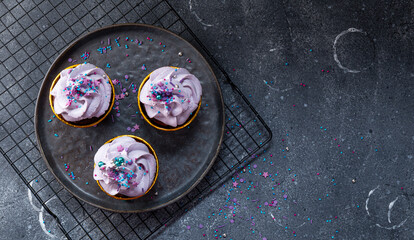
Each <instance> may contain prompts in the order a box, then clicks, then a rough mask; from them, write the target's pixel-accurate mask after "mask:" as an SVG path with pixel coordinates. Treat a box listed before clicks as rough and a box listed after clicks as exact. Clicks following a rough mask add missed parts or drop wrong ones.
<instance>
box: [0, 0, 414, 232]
mask: <svg viewBox="0 0 414 240" xmlns="http://www.w3.org/2000/svg"><path fill="white" fill-rule="evenodd" d="M4 4H6V2H4ZM171 4H172V5H173V6H174V7H175V8H176V10H177V11H178V12H179V14H180V15H181V16H182V17H183V18H184V20H185V21H186V22H187V23H188V24H189V25H190V27H191V29H193V31H194V32H195V33H196V35H197V36H198V37H199V38H200V39H201V40H202V41H203V43H205V45H206V46H207V47H208V49H210V51H211V52H212V53H213V55H214V56H215V57H216V58H217V60H218V61H219V62H220V63H221V64H222V66H223V67H224V68H225V69H226V71H227V72H228V73H229V74H230V76H231V78H232V80H233V81H234V82H235V83H236V84H237V85H238V86H239V87H240V89H241V90H242V91H243V92H244V93H245V94H246V95H251V97H250V98H249V100H250V101H251V102H252V104H253V106H254V107H255V108H256V109H257V111H258V112H259V113H260V114H261V115H262V116H263V118H264V119H265V121H266V122H267V123H268V124H269V126H270V127H271V129H272V131H273V140H272V142H271V143H270V144H269V146H268V148H267V150H266V152H265V153H263V154H262V155H260V156H259V157H258V158H257V159H256V160H255V161H254V162H253V163H252V164H251V166H250V169H248V170H247V171H246V172H245V173H244V172H242V171H241V172H239V173H238V174H237V175H238V178H237V176H235V177H234V179H229V180H228V181H227V182H226V183H225V184H224V186H222V187H220V188H219V189H218V190H216V191H215V192H213V193H212V194H210V195H209V196H208V197H207V198H206V199H204V200H203V201H202V202H201V203H200V204H198V205H196V206H195V207H194V208H193V209H191V210H190V211H189V212H187V213H186V214H185V215H184V216H182V217H181V218H180V219H178V220H177V221H176V222H174V223H173V224H172V225H170V226H167V227H166V228H165V230H164V231H162V232H160V233H159V235H157V236H156V237H155V238H156V239H216V237H218V238H219V239H224V236H223V234H225V236H226V239H235V240H236V239H414V219H413V217H414V216H413V208H412V199H413V194H414V188H413V181H414V178H413V172H414V171H413V170H414V165H413V155H414V127H413V123H414V111H413V109H414V98H413V94H414V82H413V81H414V54H413V52H414V48H413V40H412V39H413V37H414V23H413V19H414V15H413V12H414V4H413V2H412V1H336V2H322V1H264V0H260V1H245V0H243V1H234V0H221V1H219V0H212V1H201V0H176V1H171ZM1 11H4V10H1ZM3 20H4V19H2V21H3ZM286 148H288V149H289V150H287V149H286ZM270 155H272V156H270ZM0 159H1V163H2V165H3V166H5V167H4V169H3V173H2V174H0V179H1V182H3V183H4V182H7V183H8V184H2V185H1V186H0V192H2V193H3V194H1V196H0V207H1V208H0V209H1V219H0V226H1V227H0V236H1V238H2V239H48V238H49V236H48V235H46V234H45V233H44V232H43V231H42V229H41V227H40V224H39V220H38V216H37V215H38V213H37V212H36V211H35V210H34V209H33V207H32V206H31V205H30V203H29V200H28V195H27V189H26V188H25V186H24V184H23V183H22V181H20V180H19V178H18V176H17V175H16V174H15V172H14V171H12V170H11V168H10V167H9V166H8V164H7V163H6V162H5V160H4V159H3V158H0ZM264 159H266V161H264ZM270 162H272V163H270ZM254 165H256V167H254ZM249 170H250V171H251V173H250V172H249ZM265 172H268V173H269V174H272V176H271V177H267V178H265V177H263V174H264V173H265ZM275 174H277V176H276V175H275ZM240 178H242V179H243V180H245V181H244V182H243V183H242V182H240ZM272 179H274V181H272ZM233 181H236V182H237V183H238V187H237V188H235V187H233ZM251 182H253V183H252V184H250V183H251ZM279 184H280V185H279ZM249 186H251V187H249ZM229 198H230V200H229ZM234 199H236V201H235V202H234V201H233V200H234ZM273 199H275V200H276V201H278V203H277V205H276V207H273V206H272V207H270V206H268V205H266V204H265V203H266V202H267V204H269V203H271V201H272V200H273ZM233 203H236V205H234V204H233ZM229 206H232V207H233V206H236V209H233V210H232V209H229ZM220 209H222V212H220ZM233 212H235V213H234V216H233ZM224 213H226V215H224ZM213 214H214V215H213ZM200 224H201V225H202V226H201V225H200ZM49 228H51V227H49V226H48V229H49ZM50 230H51V231H52V232H57V231H58V230H57V229H50ZM203 234H205V236H203ZM216 235H217V236H216Z"/></svg>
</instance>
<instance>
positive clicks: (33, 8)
mask: <svg viewBox="0 0 414 240" xmlns="http://www.w3.org/2000/svg"><path fill="white" fill-rule="evenodd" d="M0 21H1V24H0V40H1V42H0V79H1V84H0V123H1V125H0V152H1V154H2V155H3V157H4V158H5V159H6V160H7V161H8V162H9V163H10V165H11V166H12V167H13V169H14V170H15V171H16V173H17V174H18V175H19V177H20V178H21V179H22V180H23V182H24V183H25V184H26V185H27V187H28V188H29V189H30V190H31V192H32V193H33V195H34V197H35V198H36V199H37V200H38V201H39V202H40V204H41V205H42V206H43V207H44V209H45V210H46V211H47V212H48V213H49V214H50V216H51V217H53V218H54V220H55V221H56V224H57V226H58V227H59V228H60V230H61V231H62V235H64V236H65V237H66V238H67V239H147V238H149V237H151V236H154V235H155V234H156V233H158V232H159V230H160V229H162V228H163V227H165V226H167V225H169V224H170V223H172V221H174V220H175V219H177V218H178V217H180V216H181V215H182V214H183V213H185V212H186V211H187V210H188V209H189V208H191V207H192V206H194V204H196V203H197V202H198V201H200V200H201V199H202V198H203V197H204V196H206V195H207V194H208V193H209V192H211V191H212V190H213V189H215V188H216V187H217V186H219V185H220V184H221V183H222V182H224V181H225V180H227V179H228V177H229V176H230V175H231V174H232V173H234V172H235V171H237V169H238V168H240V167H241V166H244V165H245V164H247V163H249V162H250V161H251V159H252V158H251V156H252V155H253V154H255V153H256V152H258V151H259V150H260V149H262V148H263V146H264V145H265V144H266V143H268V142H269V141H270V139H271V138H272V133H271V131H270V129H269V127H268V126H267V125H266V123H265V122H264V121H263V119H262V118H261V117H260V115H259V114H258V113H257V112H256V110H255V109H254V108H253V107H252V106H251V105H250V103H249V101H248V100H247V98H246V97H245V96H244V95H243V94H242V92H241V91H240V90H239V89H238V88H237V86H236V85H235V84H234V83H233V82H232V81H231V80H230V78H229V76H228V75H227V73H226V72H225V71H224V69H223V68H222V67H221V66H220V64H219V63H218V62H217V61H216V60H215V58H214V57H213V56H212V54H211V53H210V52H209V51H208V50H207V49H206V47H205V46H204V45H203V44H202V43H201V41H200V40H199V39H198V38H197V37H196V36H195V34H194V33H193V32H192V31H191V30H190V28H189V27H188V25H187V24H186V23H185V22H184V21H183V19H182V18H181V17H180V16H179V15H178V13H177V12H176V11H175V10H174V9H173V8H172V6H171V5H170V4H169V3H168V2H167V1H165V0H164V1H160V0H151V1H146V0H139V1H138V0H130V1H122V0H121V1H119V0H105V1H98V2H95V1H84V2H81V1H80V0H76V1H75V0H53V1H48V0H43V1H41V0H24V1H13V0H9V1H2V2H0ZM126 22H136V23H146V24H151V25H156V26H160V27H163V28H165V29H168V30H170V31H172V32H175V33H177V34H178V35H180V36H181V37H183V38H184V39H186V40H187V41H189V42H190V43H192V44H193V45H194V46H195V47H196V48H197V49H198V50H199V51H200V52H201V53H202V54H203V55H204V57H205V58H206V59H207V61H209V63H210V64H211V66H212V68H213V70H214V72H215V74H216V76H217V79H218V80H219V83H220V86H221V88H222V91H223V96H224V102H225V111H226V130H225V131H226V132H225V136H224V141H223V144H222V149H221V151H220V154H219V157H218V158H217V160H216V163H215V165H214V166H213V168H212V169H211V170H210V172H209V173H208V175H207V176H206V177H205V178H204V179H203V180H202V181H201V182H200V184H198V185H197V187H196V188H194V189H193V191H191V192H190V193H189V194H188V195H186V196H185V197H183V198H182V199H181V200H180V201H178V202H176V203H174V204H171V205H169V206H167V207H165V208H162V209H159V210H156V211H153V212H147V213H140V214H119V213H113V212H108V211H104V210H101V209H98V208H95V207H92V206H90V205H88V204H85V203H84V202H82V201H80V200H78V199H77V198H75V197H73V196H72V195H71V194H70V193H68V192H67V191H66V190H65V189H64V188H63V187H62V186H61V185H60V184H59V183H58V182H57V181H56V180H55V179H54V177H53V176H52V174H51V173H50V172H49V171H48V170H47V168H46V165H45V163H44V161H43V159H42V158H41V155H40V153H39V151H38V149H37V146H36V140H35V139H36V137H35V133H34V124H33V113H34V108H35V100H36V98H37V93H38V91H39V88H40V86H41V83H42V80H43V77H44V75H45V74H46V72H47V70H48V68H49V66H50V65H51V64H52V60H53V59H55V58H56V57H57V56H58V54H59V52H61V51H62V50H63V49H64V47H65V46H66V45H67V44H69V43H70V42H72V41H73V40H74V39H75V38H77V37H79V36H80V35H82V34H84V33H86V32H88V31H91V30H94V29H97V28H100V27H103V26H106V25H111V24H116V23H126Z"/></svg>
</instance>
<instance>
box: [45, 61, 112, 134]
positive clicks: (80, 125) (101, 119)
mask: <svg viewBox="0 0 414 240" xmlns="http://www.w3.org/2000/svg"><path fill="white" fill-rule="evenodd" d="M78 65H80V64H75V65H72V66H70V67H67V68H65V69H69V68H75V67H76V66H78ZM105 74H106V73H105ZM106 76H107V77H108V80H109V84H111V88H112V98H111V103H110V106H109V108H108V110H107V111H106V113H105V114H104V115H103V116H101V117H99V118H98V120H96V121H95V122H93V123H90V124H85V125H82V124H76V123H73V122H69V121H66V120H65V119H64V118H63V117H62V116H61V115H60V114H59V115H58V114H56V112H55V108H54V107H53V100H54V97H53V96H52V94H50V93H51V92H52V90H53V88H54V87H55V85H56V83H57V82H58V81H59V79H60V73H59V74H58V75H57V76H56V78H55V79H54V80H53V82H52V86H51V87H50V91H49V103H50V107H51V108H52V111H53V113H54V114H55V116H56V117H57V118H58V119H59V120H60V121H62V122H63V123H65V124H67V125H69V126H71V127H76V128H87V127H92V126H95V125H96V124H98V123H100V122H102V121H103V120H104V119H105V118H106V117H107V116H108V115H109V113H110V112H111V110H112V107H113V106H114V103H115V87H114V84H113V83H112V80H111V79H110V78H109V76H108V74H106Z"/></svg>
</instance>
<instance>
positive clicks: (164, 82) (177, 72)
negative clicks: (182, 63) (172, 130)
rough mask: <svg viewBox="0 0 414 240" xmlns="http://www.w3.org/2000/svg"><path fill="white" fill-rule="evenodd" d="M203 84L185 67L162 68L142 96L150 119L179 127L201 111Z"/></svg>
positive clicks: (150, 80) (146, 84)
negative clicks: (199, 107)
mask: <svg viewBox="0 0 414 240" xmlns="http://www.w3.org/2000/svg"><path fill="white" fill-rule="evenodd" d="M201 95H202V88H201V84H200V81H199V80H198V79H197V78H196V77H195V76H194V75H193V74H191V73H190V72H188V70H187V69H185V68H173V67H162V68H158V69H157V70H155V71H154V72H152V73H151V74H150V76H149V79H148V81H147V82H145V84H144V86H143V87H142V90H141V93H140V98H139V100H140V102H141V103H143V104H144V106H145V111H146V113H147V115H148V117H150V118H155V119H157V120H158V121H161V122H162V123H164V124H166V125H169V126H172V127H177V126H178V125H182V124H184V123H185V122H186V121H187V119H188V118H189V117H190V115H191V113H192V112H194V111H195V110H196V109H197V108H198V103H199V102H200V99H201Z"/></svg>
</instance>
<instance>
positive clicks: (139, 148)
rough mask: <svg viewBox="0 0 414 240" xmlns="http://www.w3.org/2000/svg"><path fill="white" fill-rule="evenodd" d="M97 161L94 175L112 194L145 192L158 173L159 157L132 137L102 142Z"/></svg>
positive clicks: (138, 193) (137, 194) (126, 194)
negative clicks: (156, 157)
mask: <svg viewBox="0 0 414 240" xmlns="http://www.w3.org/2000/svg"><path fill="white" fill-rule="evenodd" d="M94 162H95V168H94V171H93V177H94V179H95V180H97V181H99V184H100V185H101V186H102V188H103V189H104V190H105V191H106V192H107V193H109V194H110V195H117V194H122V195H125V196H128V197H137V196H141V195H144V194H145V192H146V191H147V190H148V189H149V188H150V187H151V185H152V183H153V181H154V179H155V175H156V172H157V166H156V165H157V164H156V161H155V157H154V155H152V154H151V153H150V152H149V149H148V147H147V146H146V145H145V144H143V143H141V142H137V141H136V140H135V139H133V138H131V137H128V136H122V137H119V138H116V139H114V140H113V141H112V142H111V143H106V144H104V145H102V146H101V147H100V148H99V149H98V151H97V152H96V154H95V158H94Z"/></svg>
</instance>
